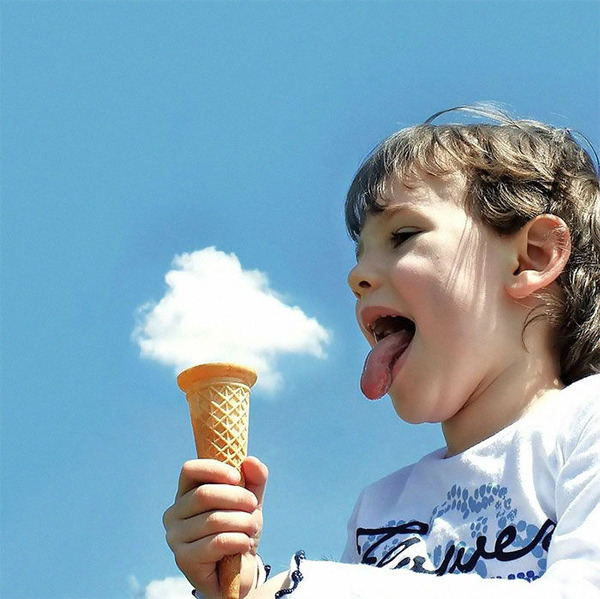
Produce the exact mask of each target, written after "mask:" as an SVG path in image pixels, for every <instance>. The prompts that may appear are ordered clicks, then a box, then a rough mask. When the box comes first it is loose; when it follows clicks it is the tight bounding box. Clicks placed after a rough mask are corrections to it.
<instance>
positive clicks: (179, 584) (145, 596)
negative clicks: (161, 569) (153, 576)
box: [129, 576, 192, 599]
mask: <svg viewBox="0 0 600 599" xmlns="http://www.w3.org/2000/svg"><path fill="white" fill-rule="evenodd" d="M129 586H130V588H131V591H132V593H133V596H134V598H135V599H190V598H191V596H192V587H191V586H190V583H189V582H188V581H187V580H186V579H185V578H184V577H183V576H180V577H170V578H164V579H163V580H153V581H152V582H151V583H150V584H149V585H148V586H147V587H146V589H142V587H141V586H140V583H139V582H138V580H137V579H136V577H135V576H130V577H129Z"/></svg>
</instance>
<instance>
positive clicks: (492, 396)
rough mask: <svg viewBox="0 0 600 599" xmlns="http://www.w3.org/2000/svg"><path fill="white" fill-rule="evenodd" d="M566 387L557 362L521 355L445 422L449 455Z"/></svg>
mask: <svg viewBox="0 0 600 599" xmlns="http://www.w3.org/2000/svg"><path fill="white" fill-rule="evenodd" d="M562 387H563V385H562V383H561V382H560V379H559V376H558V372H557V369H556V368H555V367H554V362H553V361H552V360H547V359H543V360H542V359H538V360H534V359H530V360H529V362H528V363H526V364H523V361H522V360H521V359H519V360H515V362H514V363H513V364H512V365H511V366H510V367H509V368H507V369H506V370H504V371H503V372H502V373H500V374H498V375H497V376H495V377H493V379H492V380H490V381H487V382H486V383H485V384H484V385H482V387H481V388H479V389H477V390H476V392H475V393H473V394H472V396H471V397H470V398H469V400H468V401H467V402H466V403H465V405H464V406H463V407H462V408H461V410H459V411H458V412H457V413H456V414H454V416H452V417H451V418H449V419H448V420H446V421H445V422H443V423H442V430H443V433H444V437H445V439H446V444H447V447H448V453H447V455H448V456H453V455H457V454H459V453H461V452H463V451H465V450H466V449H469V448H470V447H473V446H474V445H476V444H477V443H480V442H481V441H483V440H485V439H487V438H489V437H491V436H492V435H494V434H495V433H497V432H498V431H500V430H502V429H503V428H506V427H507V426H508V425H510V424H512V423H513V422H516V421H517V420H519V419H520V418H521V417H522V416H523V415H524V414H525V413H526V412H528V411H529V410H530V409H532V408H533V407H534V406H535V405H537V404H538V403H540V402H542V401H544V400H546V399H548V398H549V397H550V396H551V395H554V394H555V393H556V391H557V390H559V389H561V388H562Z"/></svg>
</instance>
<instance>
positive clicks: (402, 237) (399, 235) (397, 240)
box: [392, 227, 419, 247]
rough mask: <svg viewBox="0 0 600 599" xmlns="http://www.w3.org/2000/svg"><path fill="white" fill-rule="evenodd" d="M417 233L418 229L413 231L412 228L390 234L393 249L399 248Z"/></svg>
mask: <svg viewBox="0 0 600 599" xmlns="http://www.w3.org/2000/svg"><path fill="white" fill-rule="evenodd" d="M417 233H419V229H415V228H414V227H403V228H402V229H398V230H397V231H394V232H393V233H392V244H393V246H394V247H399V246H401V245H402V244H403V243H404V242H405V241H408V240H409V239H410V238H411V237H412V236H413V235H416V234H417Z"/></svg>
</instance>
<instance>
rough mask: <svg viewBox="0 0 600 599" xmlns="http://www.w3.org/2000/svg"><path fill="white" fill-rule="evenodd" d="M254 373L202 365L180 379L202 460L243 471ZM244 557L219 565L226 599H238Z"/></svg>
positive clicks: (236, 367)
mask: <svg viewBox="0 0 600 599" xmlns="http://www.w3.org/2000/svg"><path fill="white" fill-rule="evenodd" d="M255 382H256V373H255V372H254V370H252V369H250V368H247V367H245V366H240V365H237V364H225V363H223V364H220V363H217V364H201V365H200V366H194V367H193V368H189V369H188V370H184V371H183V372H182V373H181V374H180V375H179V376H178V377H177V384H178V385H179V388H180V389H181V390H182V391H183V392H184V393H185V395H186V398H187V401H188V404H189V408H190V417H191V419H192V428H193V430H194V441H195V443H196V453H197V455H198V457H199V458H210V459H214V460H219V461H221V462H224V463H226V464H229V465H230V466H233V467H234V468H237V469H238V470H240V468H241V465H242V462H243V461H244V458H245V457H246V454H247V449H248V410H249V404H250V387H252V385H253V384H254V383H255ZM241 559H242V556H241V555H233V556H226V557H224V558H223V559H222V560H221V561H220V562H219V564H218V573H219V585H220V587H221V592H222V594H223V599H238V598H239V594H240V571H241Z"/></svg>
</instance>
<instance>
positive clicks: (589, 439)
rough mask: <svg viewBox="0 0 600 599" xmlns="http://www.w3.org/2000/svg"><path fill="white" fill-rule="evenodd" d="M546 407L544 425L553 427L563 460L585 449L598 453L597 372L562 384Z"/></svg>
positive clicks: (599, 381) (599, 380)
mask: <svg viewBox="0 0 600 599" xmlns="http://www.w3.org/2000/svg"><path fill="white" fill-rule="evenodd" d="M548 408H549V410H548V412H547V415H546V416H547V417H546V425H545V426H546V427H547V428H552V429H553V430H554V434H555V435H556V440H557V449H558V450H559V452H560V454H561V455H562V459H563V460H566V459H568V457H569V456H570V455H572V454H573V452H579V451H580V450H581V449H584V448H588V449H591V448H594V450H595V451H596V452H600V375H592V376H589V377H586V378H584V379H581V380H579V381H576V382H574V383H572V384H571V385H569V386H568V387H565V388H564V389H563V390H562V391H561V392H560V393H559V394H558V396H557V397H556V400H555V401H554V402H553V405H551V406H548ZM599 455H600V454H599Z"/></svg>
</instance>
